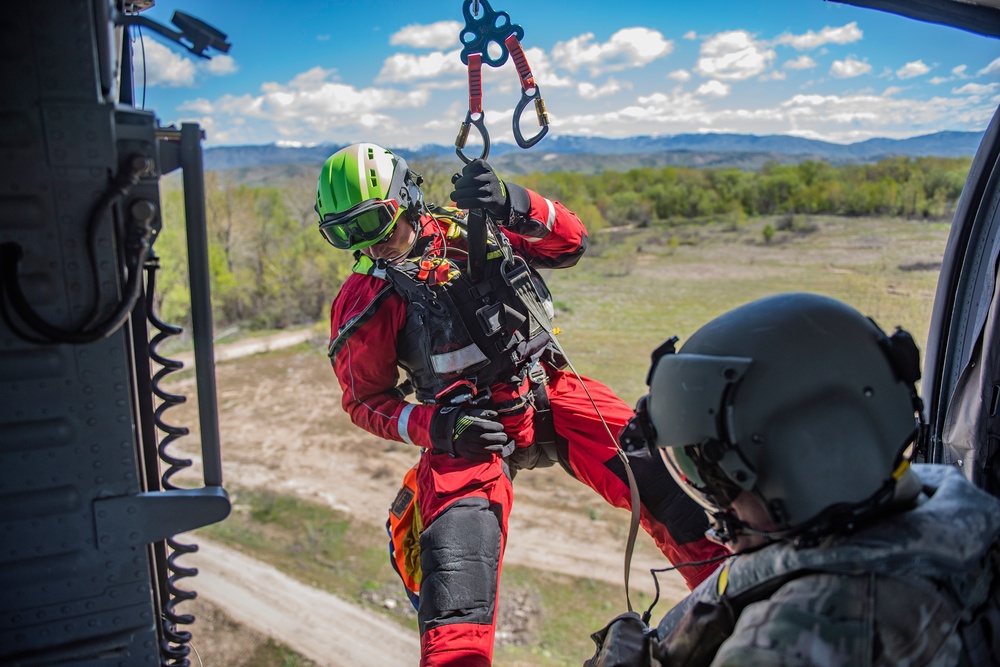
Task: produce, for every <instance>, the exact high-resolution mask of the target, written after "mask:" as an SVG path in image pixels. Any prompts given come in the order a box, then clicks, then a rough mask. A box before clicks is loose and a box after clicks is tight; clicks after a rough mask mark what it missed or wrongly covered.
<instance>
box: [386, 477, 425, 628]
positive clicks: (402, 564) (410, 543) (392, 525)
mask: <svg viewBox="0 0 1000 667" xmlns="http://www.w3.org/2000/svg"><path fill="white" fill-rule="evenodd" d="M385 527H386V530H387V531H388V532H389V562H390V563H392V569H394V570H396V574H398V575H399V578H400V579H402V580H403V587H404V588H405V589H406V596H407V597H408V598H409V599H410V602H411V603H413V608H414V609H418V608H419V605H420V533H421V532H423V529H424V526H423V522H422V521H421V520H420V510H419V508H418V507H417V466H413V467H412V468H410V469H409V470H407V471H406V475H404V476H403V485H402V486H401V487H400V488H399V493H397V494H396V499H395V500H394V501H392V506H391V507H390V508H389V519H388V521H386V522H385Z"/></svg>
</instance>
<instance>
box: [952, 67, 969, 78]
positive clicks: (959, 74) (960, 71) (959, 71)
mask: <svg viewBox="0 0 1000 667" xmlns="http://www.w3.org/2000/svg"><path fill="white" fill-rule="evenodd" d="M967 69H969V66H968V65H958V66H957V67H953V68H952V70H951V73H952V74H954V75H955V77H956V78H958V79H964V78H966V77H967V76H968V75H967V74H966V73H965V70H967Z"/></svg>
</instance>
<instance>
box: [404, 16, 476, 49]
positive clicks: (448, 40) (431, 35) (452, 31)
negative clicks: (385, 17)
mask: <svg viewBox="0 0 1000 667" xmlns="http://www.w3.org/2000/svg"><path fill="white" fill-rule="evenodd" d="M462 29H463V26H462V24H461V23H459V22H458V21H438V22H437V23H428V24H423V25H421V24H417V23H414V24H411V25H407V26H403V27H402V28H400V29H399V30H397V31H396V32H395V33H394V34H393V35H392V37H390V38H389V43H390V44H392V45H393V46H400V45H403V46H413V47H416V48H418V49H441V48H442V47H445V48H447V47H449V46H455V45H457V44H461V41H460V40H459V32H460V31H461V30H462Z"/></svg>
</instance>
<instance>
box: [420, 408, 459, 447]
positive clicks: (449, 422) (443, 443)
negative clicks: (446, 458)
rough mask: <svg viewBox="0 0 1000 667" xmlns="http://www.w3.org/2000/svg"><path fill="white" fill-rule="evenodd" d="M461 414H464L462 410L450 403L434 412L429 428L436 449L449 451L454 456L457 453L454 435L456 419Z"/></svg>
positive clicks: (432, 443)
mask: <svg viewBox="0 0 1000 667" xmlns="http://www.w3.org/2000/svg"><path fill="white" fill-rule="evenodd" d="M460 414H462V411H461V410H460V409H459V408H458V407H457V406H453V405H448V406H445V407H443V408H439V409H438V411H437V412H435V413H434V416H433V417H431V425H430V428H429V429H428V430H429V434H430V438H431V445H433V446H434V449H440V450H441V451H444V452H448V453H449V454H451V455H452V456H454V455H455V441H454V439H453V436H454V433H455V421H456V420H457V419H458V417H459V415H460Z"/></svg>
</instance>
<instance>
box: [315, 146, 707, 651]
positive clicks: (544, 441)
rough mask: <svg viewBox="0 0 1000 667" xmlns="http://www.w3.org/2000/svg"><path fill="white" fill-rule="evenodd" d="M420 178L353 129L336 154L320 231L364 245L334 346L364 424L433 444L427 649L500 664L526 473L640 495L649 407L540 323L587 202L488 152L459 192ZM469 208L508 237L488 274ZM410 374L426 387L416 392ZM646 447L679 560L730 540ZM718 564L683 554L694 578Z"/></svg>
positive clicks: (419, 496)
mask: <svg viewBox="0 0 1000 667" xmlns="http://www.w3.org/2000/svg"><path fill="white" fill-rule="evenodd" d="M419 184H420V177H419V176H417V175H416V174H414V173H413V172H411V171H410V170H409V169H408V167H407V165H406V162H405V161H404V160H403V159H402V158H401V157H399V156H397V155H394V154H393V153H391V152H390V151H388V150H386V149H384V148H381V147H379V146H376V145H374V144H367V143H362V144H355V145H353V146H348V147H347V148H344V149H342V150H340V151H338V152H336V153H335V154H334V155H333V156H331V157H330V158H329V159H328V160H327V161H326V163H325V164H324V166H323V170H322V172H321V174H320V177H319V182H318V186H317V203H316V210H317V212H318V213H319V216H320V232H321V233H322V234H323V236H324V237H325V238H326V239H327V240H328V241H329V242H330V243H331V244H333V245H334V246H335V247H337V248H341V249H344V250H352V251H354V254H355V258H356V260H357V263H356V264H355V266H354V269H353V271H352V273H351V275H350V276H348V278H347V280H346V281H345V282H344V284H343V286H342V288H341V290H340V292H339V294H338V295H337V297H336V298H335V300H334V302H333V306H332V309H331V336H330V347H329V356H330V359H331V363H332V364H333V368H334V371H335V372H336V375H337V378H338V379H339V381H340V385H341V388H342V389H343V406H344V409H345V410H346V411H347V412H348V414H350V416H351V419H352V420H353V422H354V423H355V424H357V425H358V426H360V427H361V428H363V429H365V430H366V431H369V432H370V433H373V434H375V435H377V436H379V437H382V438H385V439H387V440H396V441H402V442H406V443H409V444H412V445H416V446H417V447H420V448H422V454H421V457H420V461H419V464H418V466H417V473H416V486H417V488H416V502H417V509H418V511H419V517H420V521H421V522H422V532H421V533H420V536H419V548H420V554H419V560H420V570H421V576H420V579H419V581H420V585H419V605H418V619H419V625H420V648H421V665H435V666H436V665H463V666H466V665H474V666H480V665H484V666H485V665H489V664H491V659H492V654H493V637H494V632H495V629H496V618H497V614H496V612H497V598H498V589H499V578H500V570H501V563H502V560H503V553H504V547H505V544H506V537H507V519H508V516H509V513H510V508H511V504H512V501H513V487H512V484H511V480H512V478H513V476H514V474H515V473H516V472H517V470H520V469H526V468H532V467H537V466H540V465H552V463H553V462H558V463H559V464H560V465H561V466H562V467H563V468H564V469H565V470H566V471H567V472H568V473H569V474H571V475H572V476H573V477H575V478H577V479H579V480H580V481H581V482H583V483H584V484H587V485H588V486H590V487H591V488H593V489H594V490H595V491H597V493H599V494H600V495H601V496H602V497H603V498H604V499H605V500H607V501H608V502H609V503H611V504H612V505H614V506H615V507H621V508H628V507H629V505H630V491H629V486H628V482H627V477H626V474H625V469H624V464H623V463H622V461H621V459H620V458H619V456H618V455H617V450H616V442H615V440H614V438H613V437H612V435H609V433H608V428H609V429H610V431H611V434H613V435H614V436H617V435H618V433H619V431H621V429H622V427H623V426H624V425H625V423H626V422H627V421H628V420H629V418H630V417H631V416H632V414H633V411H632V409H631V408H630V407H629V406H628V405H626V404H625V403H624V402H622V401H621V400H620V399H619V398H618V397H616V396H615V395H614V393H612V391H611V390H610V389H608V388H607V387H606V386H605V385H603V384H601V383H599V382H597V381H595V380H591V379H589V378H581V377H577V376H576V375H575V374H574V373H572V372H569V371H567V370H564V368H565V366H566V364H565V360H564V359H563V358H562V356H561V355H560V354H559V353H558V351H557V349H556V347H557V346H555V345H554V343H553V341H552V339H551V337H550V335H549V333H548V331H551V323H550V322H548V323H539V322H538V320H539V319H541V318H546V319H548V318H551V315H552V309H551V297H550V296H549V293H548V290H547V288H546V287H545V284H544V282H543V281H542V279H541V277H540V276H539V275H538V273H537V272H536V271H535V269H537V268H545V269H558V268H566V267H570V266H573V265H574V264H576V262H577V261H578V260H579V258H580V256H581V255H582V254H583V252H584V251H585V250H586V247H587V233H586V229H585V228H584V226H583V224H582V223H581V222H580V220H579V219H578V218H577V216H576V215H575V214H574V213H573V212H571V211H570V210H568V209H567V208H565V207H564V206H562V205H561V204H560V203H559V202H555V201H551V200H549V199H546V198H545V197H543V196H541V195H539V194H537V193H535V192H532V191H530V190H527V189H526V188H524V187H521V186H519V185H517V184H515V183H510V182H504V181H502V180H501V179H499V178H498V177H497V175H496V173H495V172H494V171H493V169H492V168H491V167H490V166H489V164H487V163H486V162H485V161H483V160H473V161H472V162H470V163H469V164H467V165H466V166H465V168H464V169H463V171H462V173H461V174H460V175H457V176H456V181H455V183H454V187H455V190H454V192H452V194H451V197H452V199H453V200H454V202H455V204H456V206H457V208H443V207H435V206H431V205H428V204H426V203H425V202H424V199H423V194H422V193H421V191H420V188H419ZM462 209H480V210H484V211H486V212H487V214H488V215H490V216H492V217H493V219H494V220H496V221H497V223H498V228H499V230H500V235H501V236H502V237H503V238H499V239H493V238H491V239H489V241H488V247H487V252H486V259H485V265H484V267H483V272H482V276H481V278H480V279H479V280H478V281H477V282H472V281H471V280H470V279H469V275H468V272H467V271H466V267H467V262H468V260H469V257H468V243H467V238H466V229H465V227H466V225H467V221H468V218H467V216H466V214H465V211H464V210H462ZM525 286H530V287H529V288H526V287H525ZM525 294H529V296H528V297H526V296H525ZM545 325H547V326H545ZM400 368H402V369H403V371H404V373H405V375H406V380H405V381H404V382H400V379H401V378H400V372H399V369H400ZM585 387H586V389H585ZM410 391H413V392H415V401H408V400H406V397H407V395H408V394H409V392H410ZM588 391H589V394H590V395H589V397H588ZM591 399H593V403H592V402H591ZM546 404H547V405H548V409H546ZM595 407H596V410H595ZM598 411H599V413H600V415H603V418H604V420H605V422H606V423H607V427H608V428H606V427H605V425H604V423H602V421H601V418H600V416H599V415H598ZM630 458H632V460H631V461H630V463H631V465H630V467H631V469H632V471H633V473H634V475H635V477H636V479H637V482H638V486H639V494H640V501H641V505H642V506H641V508H640V509H641V515H640V516H641V523H642V526H643V527H644V528H645V530H646V531H647V532H648V533H649V534H650V535H651V536H652V537H653V539H654V540H655V541H656V544H657V545H658V546H659V547H660V549H661V550H662V551H663V553H664V555H666V557H667V558H668V559H669V560H670V561H671V562H672V563H675V564H677V563H683V562H693V561H702V560H707V559H710V558H712V557H715V556H718V555H720V554H723V553H727V552H726V551H724V550H723V549H722V548H721V547H719V546H717V545H715V544H713V543H711V542H709V541H707V540H706V539H705V537H704V533H705V530H706V528H707V519H706V517H705V515H704V513H703V511H702V510H701V509H700V508H699V507H698V505H697V504H696V503H694V501H692V500H691V499H690V498H688V497H687V496H686V495H685V494H684V493H683V492H682V491H681V490H680V489H679V488H678V487H677V486H676V484H674V485H664V483H663V479H664V478H667V479H669V477H667V476H665V475H663V474H662V473H663V464H662V462H661V461H659V460H654V459H652V458H633V457H630ZM654 482H655V483H654ZM713 570H714V564H713V565H702V566H692V567H684V568H681V569H680V571H681V573H682V574H683V575H684V577H685V580H686V581H687V583H688V585H689V586H690V587H694V586H695V585H696V584H698V583H699V582H700V581H701V580H702V579H704V578H705V577H707V576H708V575H709V574H710V573H711V572H712V571H713Z"/></svg>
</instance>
